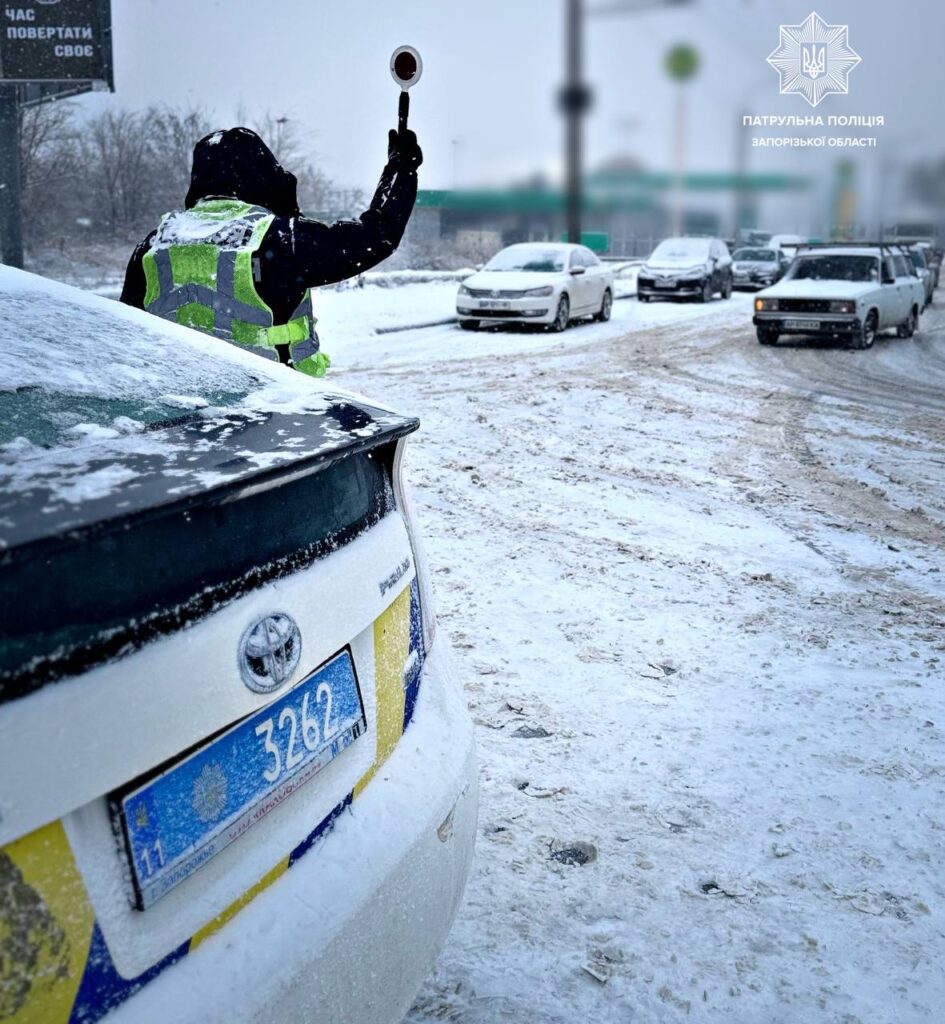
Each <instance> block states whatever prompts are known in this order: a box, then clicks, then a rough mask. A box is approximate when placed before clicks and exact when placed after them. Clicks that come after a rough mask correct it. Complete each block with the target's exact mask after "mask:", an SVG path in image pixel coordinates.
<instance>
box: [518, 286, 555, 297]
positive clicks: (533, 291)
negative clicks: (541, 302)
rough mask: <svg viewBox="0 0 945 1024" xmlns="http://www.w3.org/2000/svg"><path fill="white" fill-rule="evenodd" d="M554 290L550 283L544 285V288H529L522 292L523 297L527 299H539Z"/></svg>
mask: <svg viewBox="0 0 945 1024" xmlns="http://www.w3.org/2000/svg"><path fill="white" fill-rule="evenodd" d="M553 292H554V288H552V286H551V285H550V284H546V285H544V286H543V287H542V288H529V289H528V290H527V291H524V292H522V297H523V298H526V299H538V298H541V297H542V296H544V295H551V294H552V293H553Z"/></svg>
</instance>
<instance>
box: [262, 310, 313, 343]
mask: <svg viewBox="0 0 945 1024" xmlns="http://www.w3.org/2000/svg"><path fill="white" fill-rule="evenodd" d="M308 325H309V319H308V317H299V318H298V319H296V320H290V321H289V322H288V323H287V324H276V325H275V326H273V327H267V328H266V337H267V338H268V339H269V343H270V344H271V345H293V344H295V343H296V342H298V341H305V339H306V338H308V337H310V332H309V326H308Z"/></svg>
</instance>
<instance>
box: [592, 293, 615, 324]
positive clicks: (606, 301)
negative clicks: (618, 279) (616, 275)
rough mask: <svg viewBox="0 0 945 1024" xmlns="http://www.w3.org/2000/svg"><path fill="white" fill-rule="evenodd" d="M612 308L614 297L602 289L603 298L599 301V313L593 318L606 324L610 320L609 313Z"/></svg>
mask: <svg viewBox="0 0 945 1024" xmlns="http://www.w3.org/2000/svg"><path fill="white" fill-rule="evenodd" d="M613 308H614V297H613V295H611V293H610V289H609V288H605V289H604V297H603V298H602V299H601V300H600V312H599V313H598V314H597V316H596V317H595V318H594V319H595V320H599V321H600V322H601V323H602V324H605V323H607V321H608V320H609V319H610V314H611V311H612V310H613Z"/></svg>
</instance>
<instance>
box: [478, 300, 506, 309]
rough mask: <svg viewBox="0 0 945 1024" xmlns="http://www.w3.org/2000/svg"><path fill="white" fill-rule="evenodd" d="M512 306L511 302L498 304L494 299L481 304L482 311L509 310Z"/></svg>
mask: <svg viewBox="0 0 945 1024" xmlns="http://www.w3.org/2000/svg"><path fill="white" fill-rule="evenodd" d="M511 305H512V303H511V302H497V301H496V300H494V299H488V300H487V301H485V302H480V303H479V308H480V309H508V308H509V307H510V306H511Z"/></svg>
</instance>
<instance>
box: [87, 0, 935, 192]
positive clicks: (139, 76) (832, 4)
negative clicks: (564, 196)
mask: <svg viewBox="0 0 945 1024" xmlns="http://www.w3.org/2000/svg"><path fill="white" fill-rule="evenodd" d="M614 2H616V0H586V3H587V6H588V8H593V7H599V6H601V5H608V4H613V3H614ZM814 2H815V0H701V2H699V0H696V2H694V3H692V4H691V5H689V6H686V7H683V8H680V9H677V10H669V9H666V10H652V11H649V12H646V13H637V14H633V15H621V16H613V17H603V16H600V15H597V16H590V17H588V19H587V23H586V60H587V77H588V79H589V81H590V82H591V84H592V85H593V87H594V90H595V97H596V103H595V107H594V111H593V114H592V116H591V118H590V120H589V125H588V160H589V163H591V164H593V163H594V162H596V161H599V160H601V159H604V158H606V157H609V156H612V155H614V154H618V153H631V154H634V155H636V156H638V157H639V158H640V159H642V161H643V162H644V163H645V164H646V165H647V166H648V167H650V168H651V169H656V170H660V169H667V168H668V167H669V165H670V163H671V158H672V149H671V146H672V131H671V128H672V121H671V111H672V109H673V106H672V100H673V87H672V86H671V85H670V83H669V82H668V81H667V80H666V77H665V74H664V72H663V67H662V61H663V56H664V54H665V52H666V50H667V48H668V47H669V46H670V45H671V44H672V43H674V42H677V41H687V42H691V43H693V44H694V45H695V46H696V47H697V48H698V49H699V51H700V53H701V55H702V68H701V70H700V73H699V76H698V78H697V79H696V81H695V82H694V83H693V85H692V86H691V87H690V88H689V90H688V92H689V110H690V132H689V154H690V156H689V163H690V166H692V167H693V168H695V169H721V168H731V167H732V165H733V163H734V152H735V147H736V140H737V134H738V132H740V131H741V128H740V117H739V115H740V113H741V112H742V111H745V112H749V113H756V114H783V113H797V114H805V113H810V112H811V111H810V108H809V107H808V106H807V104H806V103H805V102H804V101H803V99H801V98H800V97H798V96H784V97H782V96H779V94H778V76H777V74H776V73H775V72H774V71H773V70H772V69H771V68H770V67H769V66H768V65H767V64H766V62H765V58H766V57H767V55H768V54H769V53H770V52H771V50H773V49H774V48H775V46H776V45H777V42H778V26H779V24H781V23H782V22H784V23H791V24H795V23H798V22H800V21H802V20H803V19H804V18H805V17H806V16H807V15H808V14H809V13H810V10H811V8H812V5H813V3H814ZM816 2H817V8H816V9H817V10H818V12H819V13H820V14H821V15H822V16H823V17H824V18H825V19H826V20H827V21H829V22H831V23H845V24H849V26H850V34H849V39H850V43H851V45H852V46H853V47H854V48H855V49H856V50H857V51H858V52H859V53H860V55H861V56H862V58H863V61H862V64H861V65H860V66H859V67H857V68H856V69H854V71H853V72H852V74H851V77H850V95H849V96H833V97H828V99H827V100H826V101H825V102H824V103H823V104H822V106H821V107H820V108H819V109H818V112H819V113H824V114H826V113H863V114H875V113H882V114H885V116H886V118H887V123H888V127H887V128H886V129H885V130H884V132H883V133H882V139H883V140H884V141H883V149H882V150H881V152H879V153H877V154H875V155H873V154H870V155H869V156H868V161H873V162H874V163H876V162H877V161H879V160H881V159H883V158H884V157H885V158H890V159H892V158H898V157H899V156H901V155H903V154H905V155H908V156H912V155H917V154H920V153H923V152H933V151H934V152H941V151H945V142H943V136H942V132H941V130H940V128H939V127H938V126H939V125H940V123H941V115H940V107H941V102H942V97H943V95H945V61H943V60H942V57H941V51H942V44H943V40H945V4H943V3H942V2H941V0H895V2H893V0H816ZM113 8H114V12H113V19H114V39H115V78H116V86H117V93H116V95H115V96H114V97H108V98H105V97H88V98H86V99H85V100H83V105H85V106H86V107H88V108H89V109H98V108H99V107H100V106H101V105H102V104H103V103H117V104H121V105H126V106H143V105H146V104H148V103H152V102H160V101H166V102H168V103H171V104H174V105H180V104H202V105H204V106H205V107H206V108H208V109H209V110H211V111H213V113H214V115H215V120H216V121H217V122H218V124H219V125H221V126H222V125H225V124H228V123H232V122H233V119H234V116H235V113H236V110H237V109H238V108H240V107H241V106H242V107H243V108H244V109H245V108H247V107H249V108H253V109H264V108H269V109H271V110H272V111H274V112H278V113H285V114H288V115H290V116H292V117H294V118H296V119H298V120H299V121H300V122H301V124H302V125H303V126H304V128H305V130H306V131H307V133H308V138H309V139H310V142H311V147H312V149H313V151H314V152H316V153H317V156H318V159H319V161H320V163H321V165H322V166H323V168H324V169H325V171H326V172H327V173H328V174H329V176H330V177H332V178H333V179H334V180H335V181H336V182H337V183H338V184H339V185H344V186H362V187H369V186H373V184H374V182H375V180H376V178H377V175H378V173H379V170H380V167H381V165H382V163H383V159H384V151H385V139H386V135H385V133H386V130H387V128H388V127H390V126H392V124H393V123H394V121H395V116H396V109H397V88H396V86H395V85H394V83H393V82H392V81H391V79H390V76H389V73H388V70H387V65H388V58H389V56H390V53H391V51H392V49H393V48H394V47H395V46H396V45H398V44H400V43H407V42H409V43H412V44H413V45H415V46H417V47H418V48H419V50H420V51H421V53H422V55H423V59H424V75H423V80H422V81H421V82H420V83H419V84H418V85H417V86H416V88H415V89H414V90H413V91H412V94H411V102H412V111H411V124H412V126H413V127H414V128H415V129H416V131H417V133H418V135H419V137H420V141H421V144H422V145H423V148H424V151H425V154H426V162H425V164H424V166H423V168H422V169H421V185H422V186H425V187H428V188H447V187H450V186H451V185H452V184H453V183H454V157H455V180H457V181H458V183H459V184H460V185H471V184H481V183H486V182H491V183H498V182H507V181H508V180H509V179H510V178H513V177H516V176H518V177H521V176H524V175H526V174H528V173H529V172H533V171H535V170H544V171H546V172H549V173H552V174H554V173H557V172H558V171H559V169H560V161H561V156H560V153H561V124H560V117H559V115H558V113H557V111H556V108H555V102H554V96H555V90H556V88H557V87H558V86H559V84H560V82H561V79H562V76H563V11H564V3H563V0H474V2H469V0H467V2H463V3H459V2H455V0H385V2H380V0H354V2H353V0H346V2H340V0H266V2H260V0H113ZM454 140H455V142H454ZM817 159H818V157H817V156H816V154H812V153H810V152H805V153H792V154H789V155H788V156H787V157H786V156H785V155H784V153H783V152H781V153H778V154H776V155H774V156H773V157H772V156H771V155H770V154H762V153H758V152H756V153H755V154H754V155H753V167H756V168H759V169H760V168H763V167H764V166H778V167H784V168H785V169H788V170H804V169H805V167H806V166H808V165H811V166H812V165H813V162H814V161H816V160H817Z"/></svg>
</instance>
